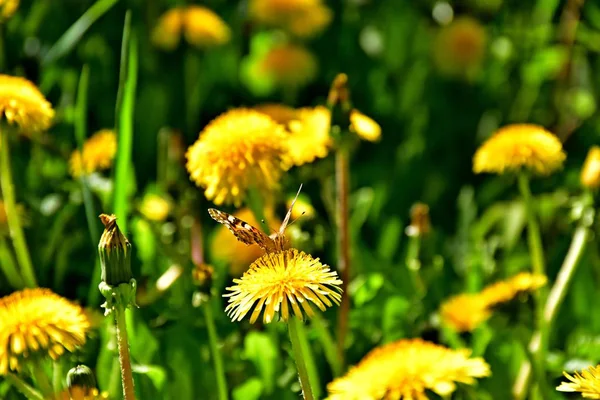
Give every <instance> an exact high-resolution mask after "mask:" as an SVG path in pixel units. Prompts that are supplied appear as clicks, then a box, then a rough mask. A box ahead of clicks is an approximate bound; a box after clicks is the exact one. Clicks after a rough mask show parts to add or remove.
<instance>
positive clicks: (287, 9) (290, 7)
mask: <svg viewBox="0 0 600 400" xmlns="http://www.w3.org/2000/svg"><path fill="white" fill-rule="evenodd" d="M249 10H250V15H251V17H252V18H253V19H254V20H255V21H257V22H259V23H261V24H265V25H268V26H273V27H278V28H283V29H286V30H287V31H288V32H290V33H292V34H294V35H296V36H299V37H309V36H313V35H315V34H317V33H319V32H321V31H322V30H323V29H324V28H325V27H327V25H329V23H330V22H331V19H332V17H333V14H332V12H331V10H330V9H329V8H327V6H325V5H324V4H323V2H322V1H321V0H251V1H250V5H249Z"/></svg>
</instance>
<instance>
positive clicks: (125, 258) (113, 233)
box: [98, 214, 133, 286]
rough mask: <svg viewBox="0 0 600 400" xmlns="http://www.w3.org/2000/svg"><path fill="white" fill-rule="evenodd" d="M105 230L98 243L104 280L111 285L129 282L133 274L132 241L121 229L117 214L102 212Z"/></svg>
mask: <svg viewBox="0 0 600 400" xmlns="http://www.w3.org/2000/svg"><path fill="white" fill-rule="evenodd" d="M100 220H101V221H102V224H103V225H104V232H102V236H101V237H100V242H99V243H98V254H99V255H100V264H101V265H102V282H105V283H107V284H109V285H111V286H113V285H115V286H116V285H119V284H121V283H129V281H130V280H131V278H132V277H133V275H132V274H131V243H130V242H129V240H127V238H126V237H125V235H123V233H122V232H121V230H120V229H119V226H118V225H117V217H116V216H115V215H106V214H100Z"/></svg>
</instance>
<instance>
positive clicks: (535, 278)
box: [480, 272, 548, 307]
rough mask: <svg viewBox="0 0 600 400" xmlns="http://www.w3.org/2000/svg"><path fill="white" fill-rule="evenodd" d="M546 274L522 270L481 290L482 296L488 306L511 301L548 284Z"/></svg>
mask: <svg viewBox="0 0 600 400" xmlns="http://www.w3.org/2000/svg"><path fill="white" fill-rule="evenodd" d="M547 282H548V278H546V277H545V276H544V275H537V274H532V273H530V272H521V273H518V274H517V275H515V276H513V277H512V278H509V279H506V280H503V281H500V282H496V283H493V284H491V285H489V286H487V287H486V288H485V289H483V290H482V291H481V294H480V296H481V298H482V299H483V301H484V303H486V304H487V305H488V306H490V307H491V306H495V305H496V304H500V303H505V302H507V301H511V300H512V299H514V298H515V297H517V296H518V295H519V294H521V293H525V292H532V291H534V290H537V289H539V288H541V287H542V286H544V285H546V283H547Z"/></svg>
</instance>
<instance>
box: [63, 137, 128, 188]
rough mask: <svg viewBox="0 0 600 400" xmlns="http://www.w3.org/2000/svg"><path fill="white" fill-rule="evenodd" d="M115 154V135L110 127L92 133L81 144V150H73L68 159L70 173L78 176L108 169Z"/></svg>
mask: <svg viewBox="0 0 600 400" xmlns="http://www.w3.org/2000/svg"><path fill="white" fill-rule="evenodd" d="M116 154H117V136H116V135H115V132H114V131H113V130H112V129H102V130H100V131H98V132H96V133H94V134H93V135H92V136H91V137H90V138H89V139H88V140H86V141H85V143H84V144H83V150H82V151H81V152H80V151H79V150H75V151H73V153H72V154H71V159H70V160H69V169H70V171H71V175H72V176H74V177H76V178H77V177H80V176H82V175H87V174H91V173H92V172H96V171H101V170H105V169H108V168H110V167H111V166H112V163H113V160H114V158H115V156H116Z"/></svg>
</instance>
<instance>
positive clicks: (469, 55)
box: [434, 17, 487, 75]
mask: <svg viewBox="0 0 600 400" xmlns="http://www.w3.org/2000/svg"><path fill="white" fill-rule="evenodd" d="M486 41H487V40H486V33H485V28H484V27H483V26H482V25H481V23H479V21H477V20H475V19H473V18H469V17H463V18H457V19H456V20H454V22H452V23H451V24H450V25H448V26H446V27H444V28H442V30H441V31H440V32H439V34H438V36H437V39H436V42H435V46H434V60H435V62H436V64H437V66H438V68H439V69H440V71H441V72H443V73H446V74H448V75H463V74H465V73H469V72H471V71H474V70H476V69H477V68H478V67H479V66H480V64H481V62H482V60H483V57H484V55H485V49H486Z"/></svg>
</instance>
